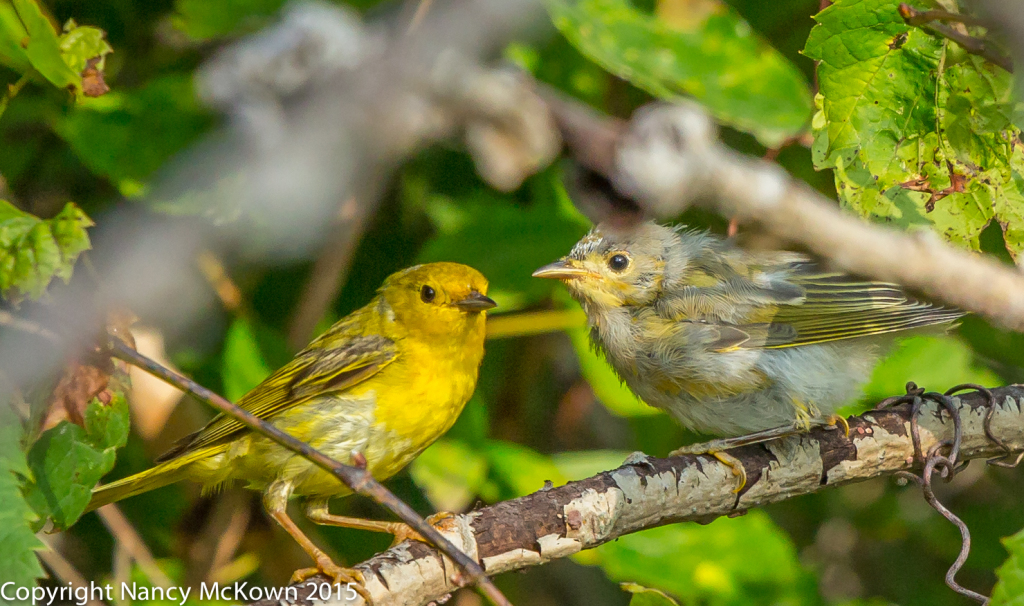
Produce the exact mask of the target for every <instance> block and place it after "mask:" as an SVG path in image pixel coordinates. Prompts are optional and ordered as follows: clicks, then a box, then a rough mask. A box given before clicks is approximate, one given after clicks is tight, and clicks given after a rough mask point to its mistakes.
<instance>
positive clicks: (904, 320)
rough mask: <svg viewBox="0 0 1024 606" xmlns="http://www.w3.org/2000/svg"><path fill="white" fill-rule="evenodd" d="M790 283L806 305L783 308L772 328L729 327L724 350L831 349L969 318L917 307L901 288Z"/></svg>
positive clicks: (833, 276) (831, 278) (830, 278)
mask: <svg viewBox="0 0 1024 606" xmlns="http://www.w3.org/2000/svg"><path fill="white" fill-rule="evenodd" d="M787 281H788V282H790V283H792V284H793V285H795V286H799V287H800V288H802V289H803V290H804V292H805V296H804V299H803V301H802V302H800V303H796V304H792V305H780V306H778V309H777V311H776V312H775V314H774V315H773V317H771V319H770V320H768V321H766V322H761V323H755V324H749V325H744V326H731V327H729V328H730V330H728V331H724V332H723V337H724V338H723V341H722V344H721V346H720V347H719V349H723V350H727V349H737V348H751V347H765V348H771V349H777V348H784V347H796V346H799V345H811V344H814V343H826V342H829V341H838V340H841V339H853V338H857V337H867V336H871V335H879V334H884V333H891V332H898V331H902V330H909V329H913V328H920V327H925V326H933V325H941V324H949V323H951V322H953V321H955V320H956V319H957V318H960V317H962V316H963V315H964V312H962V311H960V310H957V309H947V308H943V307H937V306H934V305H931V304H930V303H922V302H919V301H914V300H913V299H910V298H909V297H908V296H907V295H906V293H904V292H903V291H902V290H900V288H899V286H898V285H896V284H888V283H884V282H870V281H864V280H859V279H857V278H853V277H851V276H848V275H845V274H840V273H803V274H797V275H793V276H790V277H788V278H787Z"/></svg>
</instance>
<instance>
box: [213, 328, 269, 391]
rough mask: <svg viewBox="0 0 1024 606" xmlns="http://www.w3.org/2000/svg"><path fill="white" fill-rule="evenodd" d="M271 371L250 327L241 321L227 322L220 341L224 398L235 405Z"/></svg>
mask: <svg viewBox="0 0 1024 606" xmlns="http://www.w3.org/2000/svg"><path fill="white" fill-rule="evenodd" d="M271 372H272V369H271V368H270V366H268V365H267V362H266V361H265V360H264V358H263V353H262V352H261V351H260V346H259V343H258V341H257V340H256V332H255V330H254V329H253V326H252V324H251V323H250V322H249V321H248V320H246V319H245V318H237V319H236V320H235V321H234V322H232V323H231V328H229V329H228V334H227V337H226V338H225V340H224V356H223V362H222V365H221V376H222V377H223V380H224V396H225V397H226V398H227V399H229V400H231V401H232V402H237V401H238V400H239V399H240V398H241V397H242V396H244V395H245V394H247V393H249V391H250V390H251V389H252V388H253V387H256V386H257V385H259V384H260V383H261V382H262V381H263V379H266V378H267V377H268V376H270V373H271Z"/></svg>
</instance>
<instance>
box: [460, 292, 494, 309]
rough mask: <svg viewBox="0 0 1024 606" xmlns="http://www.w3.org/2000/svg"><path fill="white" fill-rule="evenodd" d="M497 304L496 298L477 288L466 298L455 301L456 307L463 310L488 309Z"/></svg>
mask: <svg viewBox="0 0 1024 606" xmlns="http://www.w3.org/2000/svg"><path fill="white" fill-rule="evenodd" d="M497 306H498V304H497V303H495V302H494V299H492V298H490V297H488V296H487V295H482V294H480V293H478V292H477V291H475V290H474V291H473V292H471V293H469V295H468V296H466V298H464V299H462V300H460V301H456V302H455V307H458V308H459V309H461V310H462V311H487V310H488V309H491V308H494V307H497Z"/></svg>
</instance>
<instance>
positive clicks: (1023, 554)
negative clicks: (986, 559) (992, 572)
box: [991, 530, 1024, 606]
mask: <svg viewBox="0 0 1024 606" xmlns="http://www.w3.org/2000/svg"><path fill="white" fill-rule="evenodd" d="M1003 546H1004V547H1006V551H1008V552H1010V557H1008V558H1007V559H1006V562H1004V563H1003V565H1002V566H1000V567H999V569H998V570H997V571H996V576H997V577H998V578H999V581H998V582H997V583H996V586H995V588H994V589H993V590H992V602H991V606H1024V530H1021V531H1020V532H1018V533H1017V534H1015V535H1013V536H1011V537H1006V538H1005V539H1003Z"/></svg>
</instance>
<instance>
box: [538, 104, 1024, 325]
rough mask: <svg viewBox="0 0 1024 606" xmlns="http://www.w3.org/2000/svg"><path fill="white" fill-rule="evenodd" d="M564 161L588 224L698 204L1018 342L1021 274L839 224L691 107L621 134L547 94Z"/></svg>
mask: <svg viewBox="0 0 1024 606" xmlns="http://www.w3.org/2000/svg"><path fill="white" fill-rule="evenodd" d="M543 96H544V97H545V98H546V99H547V100H549V107H550V108H551V110H552V112H553V113H554V115H555V119H556V122H557V123H558V125H559V128H561V129H563V130H564V131H567V132H563V139H564V140H565V141H567V142H568V144H569V150H570V153H572V154H573V155H574V156H577V157H578V158H579V162H580V163H581V164H582V165H583V166H584V167H585V168H587V169H589V170H588V172H586V173H585V174H584V175H583V177H582V178H581V179H579V181H580V184H579V185H578V187H577V189H578V190H579V191H578V192H577V197H578V198H579V200H578V201H579V203H580V205H581V209H582V210H584V212H587V213H588V214H589V215H590V218H591V219H593V220H594V221H595V222H596V221H601V220H612V221H619V222H630V221H637V220H639V219H641V218H642V216H643V215H645V214H646V215H652V216H655V217H660V218H669V217H675V216H677V215H678V214H679V213H681V212H682V211H684V210H685V209H686V208H687V207H689V206H690V205H692V204H695V203H696V204H701V205H704V206H707V207H710V208H712V209H714V210H716V211H717V212H718V213H719V214H721V215H722V216H726V217H736V218H737V219H738V220H740V221H742V222H743V223H748V222H749V223H757V224H760V225H761V226H762V227H763V228H765V229H766V230H767V231H769V232H771V233H773V234H775V235H776V236H779V237H781V238H782V239H783V240H786V241H788V242H790V243H793V244H796V245H800V246H803V247H805V248H806V249H808V250H809V251H810V252H812V253H814V254H816V255H818V256H820V257H822V258H823V259H826V260H828V261H830V262H832V264H834V265H835V266H837V267H839V268H841V269H843V270H845V271H848V272H850V273H854V274H858V275H862V276H867V277H870V278H874V279H878V280H883V281H889V282H896V283H899V284H901V285H903V286H905V287H907V288H908V289H911V290H915V291H918V292H921V293H923V294H924V295H926V296H928V297H929V298H932V299H935V300H938V301H943V302H945V303H948V304H950V305H954V306H956V307H959V308H961V309H964V310H966V311H971V312H974V313H977V314H980V315H983V316H985V317H986V318H988V319H989V320H991V321H993V322H995V323H996V324H999V325H1002V326H1004V327H1007V328H1010V329H1014V330H1024V273H1021V272H1019V271H1015V269H1014V268H1012V267H1007V266H1005V265H1001V264H1000V263H998V262H996V261H994V260H992V259H989V258H986V257H983V256H981V255H975V254H971V253H969V252H966V251H963V250H959V249H957V248H954V247H952V246H951V245H948V244H946V243H944V242H942V241H941V240H940V238H939V236H938V235H936V234H935V233H934V232H932V231H928V230H921V231H917V232H913V233H903V232H900V231H896V230H894V229H888V228H885V227H881V226H877V225H872V224H870V223H867V222H866V221H864V220H862V219H860V218H859V217H856V216H853V215H850V214H848V213H843V212H841V211H840V209H839V207H838V206H837V205H836V203H835V201H834V200H831V199H828V198H826V197H824V196H822V195H821V194H819V193H818V192H816V191H814V190H812V189H811V188H809V187H807V186H806V185H805V184H803V183H802V182H799V181H797V180H795V179H793V178H791V177H790V176H789V175H788V174H787V173H786V172H785V171H784V170H782V169H781V168H779V167H778V166H775V165H773V164H771V163H768V162H764V161H761V160H757V159H753V158H750V157H748V156H744V155H742V154H739V153H737V152H735V151H733V150H731V149H730V148H728V147H726V146H725V145H723V144H722V143H721V142H720V141H719V140H718V137H717V132H716V130H715V127H714V124H713V123H712V121H711V119H710V118H709V117H708V116H707V114H706V113H705V112H704V111H703V110H701V109H700V108H699V107H698V106H696V105H694V104H690V103H679V104H676V105H665V104H654V105H649V106H645V107H643V108H641V109H639V110H638V111H637V112H636V113H635V114H634V115H633V117H632V118H631V120H630V121H629V122H628V123H623V122H622V121H620V120H617V119H613V118H608V117H603V116H599V115H597V114H595V113H594V112H593V111H592V110H590V109H589V108H586V107H584V106H582V105H581V104H580V103H578V102H576V101H572V100H569V99H566V98H565V97H563V96H561V95H560V94H559V93H557V92H553V91H550V90H547V91H544V92H543Z"/></svg>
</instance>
